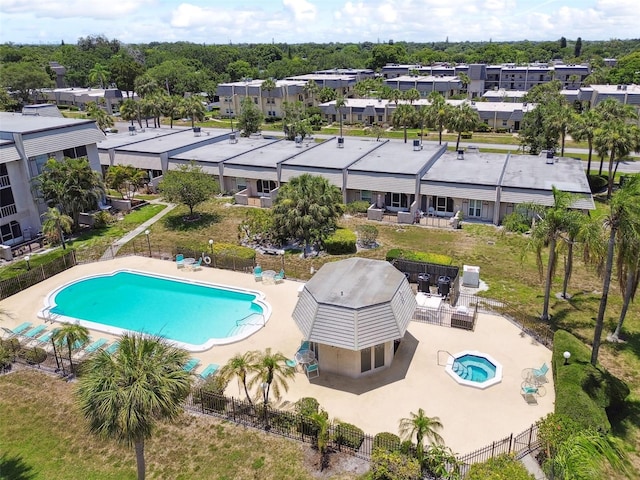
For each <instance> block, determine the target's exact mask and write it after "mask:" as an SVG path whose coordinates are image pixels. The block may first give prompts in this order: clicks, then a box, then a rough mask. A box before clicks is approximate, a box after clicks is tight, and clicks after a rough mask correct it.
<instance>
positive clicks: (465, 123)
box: [447, 103, 480, 151]
mask: <svg viewBox="0 0 640 480" xmlns="http://www.w3.org/2000/svg"><path fill="white" fill-rule="evenodd" d="M479 122H480V117H479V116H478V112H477V111H476V110H475V109H474V108H473V107H472V106H471V105H469V104H468V103H462V104H460V106H458V107H456V108H452V109H451V116H450V117H449V122H448V125H447V129H448V130H453V131H454V132H458V138H457V140H456V151H458V147H460V137H461V136H462V132H468V131H472V130H473V129H474V128H475V127H476V125H477V124H478V123H479Z"/></svg>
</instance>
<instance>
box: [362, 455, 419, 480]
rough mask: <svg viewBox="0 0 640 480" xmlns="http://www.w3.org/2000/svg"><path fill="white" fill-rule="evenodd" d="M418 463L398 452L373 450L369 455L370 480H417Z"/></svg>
mask: <svg viewBox="0 0 640 480" xmlns="http://www.w3.org/2000/svg"><path fill="white" fill-rule="evenodd" d="M420 478H422V472H421V470H420V462H418V460H416V459H415V458H411V457H408V456H407V455H403V454H402V453H400V452H386V451H384V450H379V449H378V450H374V451H373V453H372V454H371V479H372V480H419V479H420Z"/></svg>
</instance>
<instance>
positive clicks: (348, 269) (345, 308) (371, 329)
mask: <svg viewBox="0 0 640 480" xmlns="http://www.w3.org/2000/svg"><path fill="white" fill-rule="evenodd" d="M416 305H417V304H416V300H415V297H414V295H413V292H412V291H411V287H410V286H409V283H408V282H407V280H406V278H405V276H404V275H403V274H402V273H401V272H400V271H399V270H397V269H396V268H395V267H393V266H392V265H391V264H390V263H388V262H384V261H380V260H368V259H365V258H349V259H347V260H341V261H337V262H330V263H327V264H325V265H323V266H322V268H320V270H319V271H318V272H316V274H315V275H314V276H313V278H311V280H309V281H308V282H307V283H306V284H305V286H304V288H303V290H302V292H301V293H300V297H299V299H298V303H297V304H296V307H295V309H294V311H293V319H294V320H295V322H296V324H297V325H298V328H300V330H301V331H302V334H303V335H304V338H305V339H306V340H309V341H312V342H318V343H322V344H325V345H332V346H335V347H340V348H345V349H349V350H362V349H364V348H368V347H372V346H374V345H378V344H381V343H385V342H388V341H391V340H395V339H398V338H402V337H403V336H404V333H405V331H406V329H407V326H408V324H409V321H410V320H411V317H412V316H413V312H414V311H415V308H416Z"/></svg>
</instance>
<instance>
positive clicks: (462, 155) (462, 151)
mask: <svg viewBox="0 0 640 480" xmlns="http://www.w3.org/2000/svg"><path fill="white" fill-rule="evenodd" d="M456 158H457V159H458V160H464V150H462V149H459V150H458V156H457V157H456Z"/></svg>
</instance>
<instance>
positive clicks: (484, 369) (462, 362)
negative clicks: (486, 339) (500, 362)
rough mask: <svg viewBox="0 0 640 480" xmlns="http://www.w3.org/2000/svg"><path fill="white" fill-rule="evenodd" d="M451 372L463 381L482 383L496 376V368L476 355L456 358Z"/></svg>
mask: <svg viewBox="0 0 640 480" xmlns="http://www.w3.org/2000/svg"><path fill="white" fill-rule="evenodd" d="M453 371H454V372H455V373H456V375H458V376H459V377H460V378H462V379H463V380H469V381H471V382H476V383H482V382H486V381H487V380H489V379H491V378H494V377H495V376H496V366H495V365H494V364H493V363H491V362H490V361H489V360H487V359H486V358H484V357H480V356H478V355H463V356H461V357H458V358H456V360H455V362H454V363H453Z"/></svg>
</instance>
